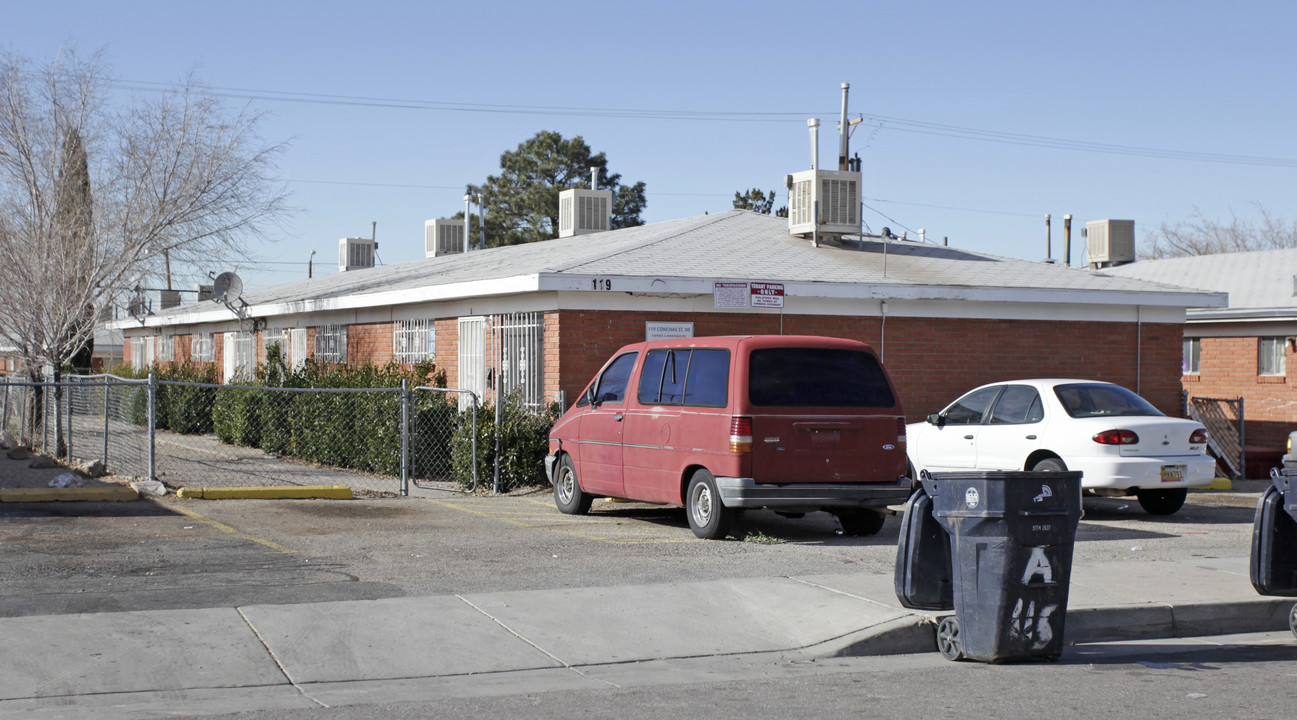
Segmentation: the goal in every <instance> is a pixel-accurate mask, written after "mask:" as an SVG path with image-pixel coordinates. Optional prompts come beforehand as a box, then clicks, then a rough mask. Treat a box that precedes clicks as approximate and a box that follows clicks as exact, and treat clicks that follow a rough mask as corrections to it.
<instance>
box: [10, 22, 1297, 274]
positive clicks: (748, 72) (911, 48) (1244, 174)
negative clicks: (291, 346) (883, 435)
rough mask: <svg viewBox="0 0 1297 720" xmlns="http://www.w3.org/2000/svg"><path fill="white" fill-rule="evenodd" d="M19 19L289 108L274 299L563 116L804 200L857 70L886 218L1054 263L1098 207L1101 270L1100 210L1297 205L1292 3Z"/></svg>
mask: <svg viewBox="0 0 1297 720" xmlns="http://www.w3.org/2000/svg"><path fill="white" fill-rule="evenodd" d="M0 14H2V16H3V17H4V23H3V30H0V42H2V43H4V44H5V45H6V46H7V47H8V48H9V49H10V50H12V51H14V52H17V53H19V54H22V55H26V56H29V57H34V58H37V59H40V60H48V59H50V58H52V57H53V56H54V54H55V53H57V52H58V51H59V50H60V49H61V48H63V47H67V46H75V47H76V48H77V49H78V51H79V52H81V53H83V54H88V53H90V52H93V51H94V50H98V49H103V50H104V51H105V53H106V56H107V59H108V61H109V63H110V64H111V67H112V70H113V73H114V75H115V77H117V78H118V79H119V80H121V81H122V87H126V86H133V87H149V86H150V84H155V83H168V82H174V81H176V80H178V79H180V78H181V77H183V76H184V75H185V74H186V73H187V72H189V71H190V70H195V71H196V73H197V76H198V77H199V79H200V80H202V81H203V82H204V83H205V84H207V85H209V86H211V87H213V88H221V89H225V90H223V92H226V93H227V94H228V95H229V99H228V100H227V102H228V103H229V104H230V105H231V107H232V108H237V107H241V106H243V105H244V104H250V105H251V106H252V107H253V108H254V109H259V110H265V111H267V112H268V113H269V116H268V117H267V119H266V121H265V122H264V124H263V125H262V131H263V135H264V136H265V138H266V139H267V140H271V141H283V140H286V141H288V142H289V148H288V150H287V152H286V153H285V155H284V156H283V158H282V161H281V163H280V168H279V170H280V174H281V177H282V178H283V179H284V180H285V181H286V184H287V188H288V189H289V191H290V193H291V197H290V203H291V204H292V205H293V206H294V207H295V208H297V212H296V213H295V214H294V216H293V217H292V218H291V219H290V220H289V221H288V223H287V224H286V226H285V228H284V229H283V231H282V232H276V233H275V234H274V235H272V236H270V237H267V238H264V239H261V240H257V241H256V242H255V243H254V246H253V251H254V254H255V255H256V257H257V260H258V262H256V263H254V264H246V265H241V266H239V267H237V268H236V269H237V271H238V272H239V273H240V275H241V276H242V277H243V279H244V284H245V286H246V287H248V288H249V289H255V288H260V287H265V286H268V285H274V284H278V283H281V282H287V281H289V280H294V279H298V278H302V277H305V276H306V263H307V260H308V258H309V257H310V253H311V251H312V250H315V251H317V254H316V256H315V261H316V262H315V271H316V272H317V273H326V272H335V271H336V268H337V266H336V258H337V252H336V248H337V241H338V238H341V237H345V236H368V235H369V233H370V227H371V226H370V223H371V222H374V221H376V222H377V223H378V226H377V235H378V240H379V256H380V259H381V261H382V262H383V263H388V264H390V263H395V262H400V261H403V260H411V259H415V258H418V257H422V250H423V246H422V237H423V222H424V220H426V219H429V218H434V217H445V216H450V215H452V214H454V213H455V212H457V211H459V210H462V209H463V199H462V198H463V188H464V186H465V185H466V184H468V183H480V182H482V181H483V180H484V179H485V178H486V177H487V176H488V175H491V174H495V173H497V172H498V171H499V156H500V154H501V153H502V152H504V151H506V150H510V149H513V148H514V147H516V146H517V145H518V144H519V143H520V142H522V141H524V140H526V139H527V138H529V137H531V136H532V135H534V134H535V133H536V132H538V131H540V130H554V131H557V132H559V133H561V134H563V135H564V136H565V137H571V136H576V135H580V136H582V137H584V138H585V140H586V142H587V143H588V144H589V145H590V146H591V147H593V148H594V149H595V150H596V151H602V152H605V153H606V154H607V156H608V162H609V167H610V169H611V170H612V171H613V172H618V173H620V174H621V175H622V180H623V182H635V181H640V180H642V181H644V182H645V183H646V185H647V193H648V206H647V208H646V211H645V213H644V219H645V220H646V221H648V222H655V221H661V220H668V219H673V218H679V217H686V216H692V215H701V214H703V213H704V212H719V211H723V210H727V209H729V208H730V205H731V200H732V198H733V194H734V192H735V191H736V190H744V189H747V188H750V187H760V188H764V189H766V190H779V191H780V192H781V194H782V192H783V187H782V184H783V177H784V175H785V174H787V173H791V172H796V171H798V170H802V169H805V168H807V167H808V165H809V160H810V142H809V134H808V132H807V129H806V119H807V118H810V117H818V118H820V119H821V122H822V126H821V134H820V137H821V139H820V158H821V164H822V166H824V167H832V165H833V163H834V162H835V161H836V156H837V142H838V141H837V135H836V130H835V129H834V126H835V125H836V123H837V118H838V115H839V112H840V101H841V94H840V92H841V91H840V89H839V88H840V85H841V83H843V82H847V83H850V84H851V92H850V116H851V117H852V118H854V117H856V116H857V115H861V114H863V115H864V117H865V120H864V122H862V123H860V124H859V125H858V126H857V128H856V131H855V134H854V136H853V138H852V140H851V149H852V152H853V153H859V155H860V157H861V160H862V163H863V173H864V195H865V198H866V200H865V203H866V206H867V209H866V210H865V213H864V219H865V221H866V223H867V225H868V227H869V228H870V229H872V230H874V231H878V230H879V229H881V228H882V227H883V226H887V227H890V228H891V229H892V230H894V231H896V232H897V233H898V234H899V232H900V231H902V230H909V231H910V237H911V238H913V237H914V236H915V234H916V233H917V230H918V229H919V228H925V229H926V231H927V236H928V238H929V239H930V240H935V241H937V242H940V241H941V238H942V237H948V238H949V242H950V244H951V245H955V246H959V247H964V248H968V249H972V250H977V251H981V252H989V253H994V254H999V255H1007V256H1012V257H1020V258H1026V259H1032V260H1039V259H1043V258H1044V257H1045V253H1046V237H1045V226H1044V225H1045V223H1044V216H1045V214H1046V213H1051V214H1052V215H1053V216H1054V223H1053V228H1054V231H1053V256H1054V257H1055V258H1059V257H1061V255H1062V245H1063V240H1062V236H1063V232H1062V219H1061V218H1062V216H1063V214H1065V213H1071V214H1072V215H1073V217H1074V221H1073V227H1074V234H1073V248H1072V262H1073V264H1079V263H1080V262H1082V252H1083V251H1082V250H1081V249H1080V248H1081V247H1082V246H1081V241H1080V232H1079V228H1080V227H1081V226H1083V225H1084V223H1085V221H1087V220H1095V219H1101V218H1126V219H1134V220H1135V223H1136V232H1137V235H1138V237H1139V240H1140V241H1141V242H1142V241H1143V238H1144V237H1145V234H1146V233H1147V232H1148V231H1151V230H1153V229H1155V228H1156V227H1157V226H1159V225H1160V224H1162V223H1163V222H1172V223H1174V222H1177V221H1181V220H1185V219H1187V218H1189V217H1190V216H1191V215H1193V214H1194V213H1195V212H1201V213H1202V214H1203V215H1205V216H1207V217H1211V218H1217V219H1228V218H1229V217H1230V216H1231V215H1232V214H1236V215H1238V216H1239V217H1241V218H1245V219H1246V218H1251V217H1254V216H1255V215H1256V214H1257V207H1258V206H1259V207H1263V208H1266V209H1268V210H1269V211H1271V212H1272V213H1276V214H1278V215H1281V216H1283V217H1286V218H1289V219H1291V218H1293V217H1294V215H1297V209H1295V208H1293V204H1292V199H1293V196H1294V193H1293V190H1294V179H1295V176H1297V133H1294V132H1293V126H1294V118H1295V117H1297V107H1295V106H1297V49H1294V44H1293V43H1292V40H1291V37H1292V32H1293V28H1294V27H1297V3H1291V2H1281V1H1276V2H1249V1H1248V0H1235V1H1234V2H1194V1H1187V2H1147V1H1143V2H1130V1H1129V0H1127V1H1126V2H1106V1H1102V0H1101V1H1097V2H1083V3H1071V2H1020V3H1019V2H984V3H982V2H925V1H923V0H910V1H909V2H896V3H890V2H869V1H867V0H854V1H851V2H805V3H789V2H764V1H747V2H705V1H702V0H695V1H694V2H677V1H676V0H656V1H654V2H640V3H618V2H606V1H605V2H539V1H536V2H496V1H492V0H477V1H476V2H473V3H464V2H455V3H450V2H421V3H415V2H408V3H402V2H387V1H385V0H368V2H364V3H359V2H354V1H352V2H334V1H332V0H313V1H311V2H296V1H293V2H276V1H275V0H260V1H259V2H243V1H242V0H229V1H227V2H222V3H197V2H187V1H183V0H169V1H167V2H153V1H152V0H147V1H146V0H136V1H134V2H114V3H108V2H102V0H100V1H97V2H81V1H73V0H45V1H44V2H40V3H33V2H18V1H15V0H7V1H6V2H4V3H3V5H2V10H0ZM115 92H118V93H126V92H128V91H127V90H125V89H120V90H117V91H115ZM144 92H147V91H144ZM294 94H310V95H312V96H316V97H314V98H313V99H314V100H315V102H300V101H294V100H292V99H291V98H293V97H300V96H296V95H294ZM254 96H255V98H256V99H249V98H252V97H254ZM360 98H369V99H383V100H384V101H396V102H371V101H367V100H366V101H358V99H360ZM401 105H405V106H407V107H398V106H401ZM410 105H414V106H417V107H408V106H410ZM606 110H614V111H618V112H613V113H609V112H606ZM664 116H665V117H664ZM988 137H989V138H991V139H985V138H988ZM1077 145H1079V146H1081V147H1083V148H1087V149H1083V150H1078V149H1070V148H1072V147H1074V146H1077ZM1164 151H1173V152H1172V153H1171V154H1172V155H1173V156H1174V157H1167V154H1168V153H1166V152H1164ZM1222 156H1228V157H1227V158H1224V159H1228V160H1229V161H1228V162H1220V161H1218V160H1220V159H1222ZM779 202H780V204H783V203H784V202H785V198H783V197H781V198H780V201H779ZM207 269H210V270H215V271H218V272H219V271H222V270H227V269H231V268H229V267H212V268H207Z"/></svg>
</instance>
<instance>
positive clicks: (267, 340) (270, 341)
mask: <svg viewBox="0 0 1297 720" xmlns="http://www.w3.org/2000/svg"><path fill="white" fill-rule="evenodd" d="M288 333H289V330H288V328H273V329H270V330H262V331H261V352H262V355H263V356H265V357H266V358H269V357H270V348H272V347H274V346H275V345H278V346H279V351H280V352H281V353H282V355H281V356H280V357H282V358H283V359H284V365H285V366H287V367H292V366H293V358H292V347H291V343H289V341H288Z"/></svg>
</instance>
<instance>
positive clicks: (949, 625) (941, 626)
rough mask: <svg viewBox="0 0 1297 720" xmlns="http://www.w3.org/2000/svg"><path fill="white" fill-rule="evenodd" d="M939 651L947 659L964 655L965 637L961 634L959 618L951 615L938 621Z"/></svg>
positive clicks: (959, 657)
mask: <svg viewBox="0 0 1297 720" xmlns="http://www.w3.org/2000/svg"><path fill="white" fill-rule="evenodd" d="M937 651H938V652H940V653H941V656H942V657H944V658H945V659H947V660H959V659H961V658H963V657H964V639H963V638H961V637H960V636H959V618H958V617H955V616H953V615H951V616H950V617H944V618H941V622H940V623H937Z"/></svg>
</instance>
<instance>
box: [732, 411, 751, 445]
mask: <svg viewBox="0 0 1297 720" xmlns="http://www.w3.org/2000/svg"><path fill="white" fill-rule="evenodd" d="M730 452H732V453H749V452H752V418H750V417H734V418H730Z"/></svg>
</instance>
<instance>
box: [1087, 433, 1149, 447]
mask: <svg viewBox="0 0 1297 720" xmlns="http://www.w3.org/2000/svg"><path fill="white" fill-rule="evenodd" d="M1090 439H1091V440H1094V441H1095V442H1097V443H1099V444H1100V445H1134V444H1136V443H1138V442H1139V436H1138V435H1136V434H1135V431H1133V430H1104V431H1103V432H1101V433H1099V434H1097V435H1095V436H1094V437H1093V438H1090Z"/></svg>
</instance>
